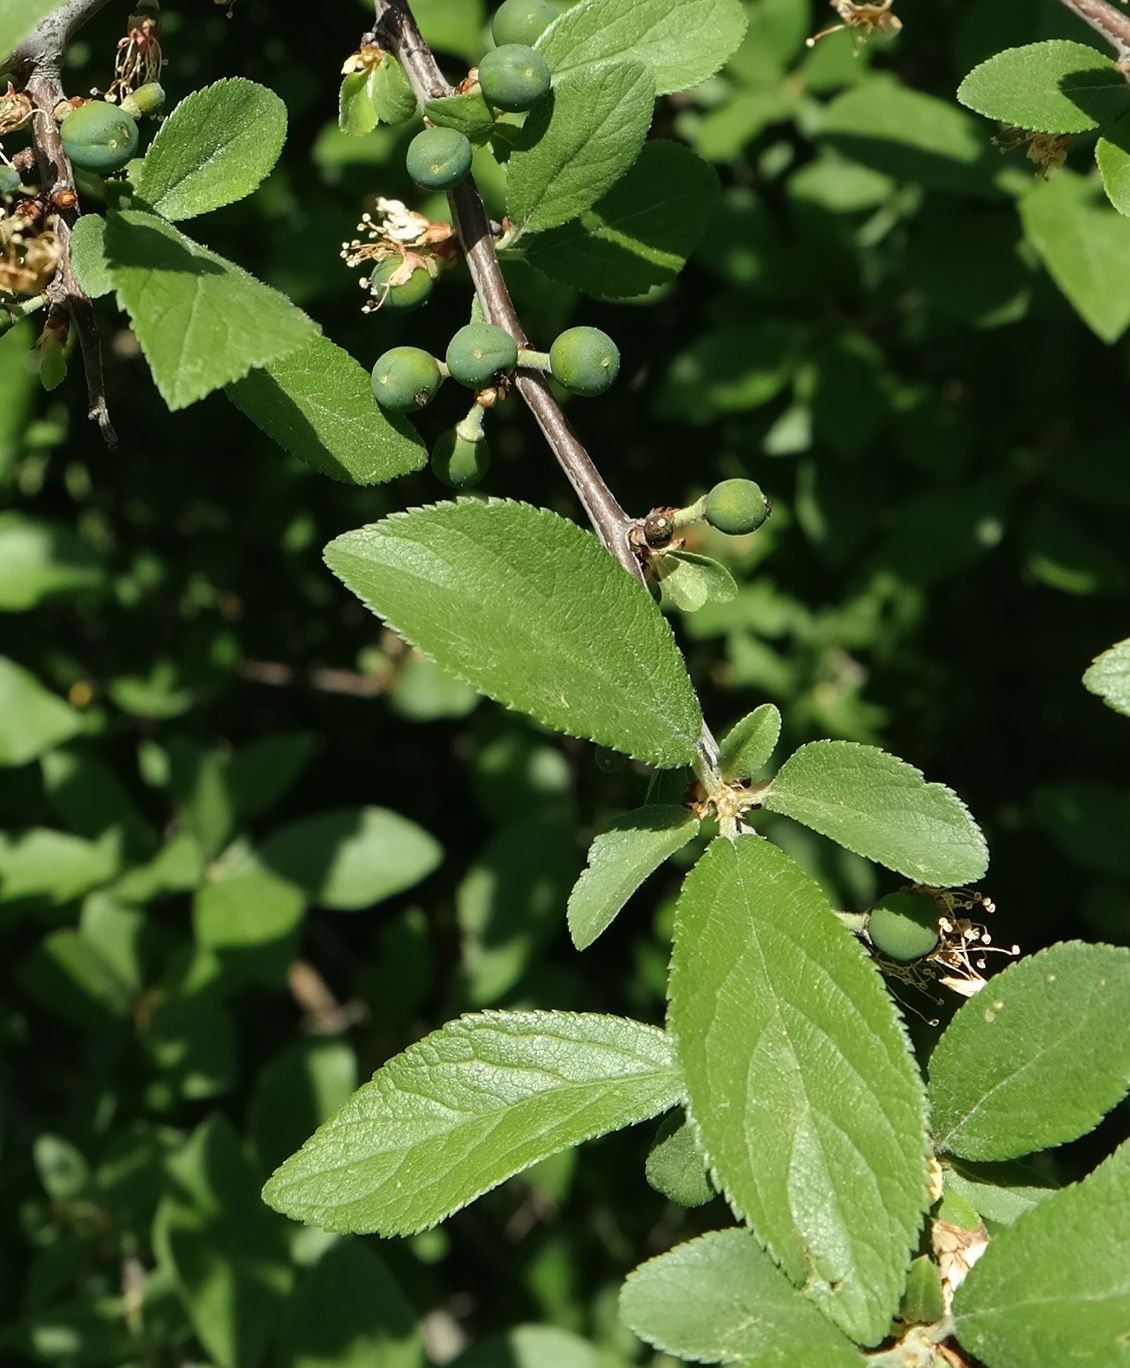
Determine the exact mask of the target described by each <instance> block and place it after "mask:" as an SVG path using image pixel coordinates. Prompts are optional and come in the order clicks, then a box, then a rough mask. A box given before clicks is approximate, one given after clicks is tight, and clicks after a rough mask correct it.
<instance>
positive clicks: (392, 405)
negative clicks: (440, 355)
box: [373, 347, 443, 413]
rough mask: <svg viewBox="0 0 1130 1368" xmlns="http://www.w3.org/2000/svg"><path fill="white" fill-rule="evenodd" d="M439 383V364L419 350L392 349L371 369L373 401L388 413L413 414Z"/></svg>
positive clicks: (427, 400)
mask: <svg viewBox="0 0 1130 1368" xmlns="http://www.w3.org/2000/svg"><path fill="white" fill-rule="evenodd" d="M442 383H443V376H442V375H441V374H440V369H439V362H438V361H437V360H436V359H435V357H434V356H432V355H430V354H429V353H428V352H426V351H424V350H423V349H422V348H420V347H393V348H391V349H390V350H389V351H386V352H385V353H384V355H383V356H380V357H378V358H377V364H376V365H375V366H374V367H373V398H374V399H376V401H377V403H378V404H380V406H381V408H383V409H387V410H388V412H389V413H414V412H415V411H416V409H422V408H425V407H426V406H427V405H428V404H430V403H431V402H432V400H433V399H434V398H435V397H436V391H437V390H438V389H439V387H440V385H441V384H442Z"/></svg>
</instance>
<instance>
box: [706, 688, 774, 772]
mask: <svg viewBox="0 0 1130 1368" xmlns="http://www.w3.org/2000/svg"><path fill="white" fill-rule="evenodd" d="M780 737H781V714H780V712H779V710H778V709H777V708H776V707H774V705H773V704H772V703H762V704H761V705H760V707H757V708H754V710H753V712H751V713H746V715H745V717H743V718H742V719H741V721H740V722H735V723H734V725H733V726H732V727H731V728H730V730H729V731H728V732H727V733H726V735H725V736H724V737H723V738H722V740H721V742H720V743H719V746H718V762H719V764H720V765H721V767H722V774H723V777H724V778H726V779H752V778H753V776H754V775H755V774H757V773H758V771H759V770H763V769H764V768H765V766H766V765H767V764H768V763H769V760H770V758H771V757H772V755H773V752H774V751H775V750H776V749H777V742H778V741H779V740H780Z"/></svg>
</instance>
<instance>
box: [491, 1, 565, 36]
mask: <svg viewBox="0 0 1130 1368" xmlns="http://www.w3.org/2000/svg"><path fill="white" fill-rule="evenodd" d="M556 18H557V11H556V10H555V9H554V8H553V6H552V5H548V4H546V0H502V4H501V5H499V7H498V9H496V10H495V12H494V18H493V19H491V21H490V31H491V33H492V34H493V36H494V41H495V43H496V44H497V46H498V47H502V46H503V45H504V44H506V43H525V44H527V45H530V46H532V45H533V44H534V43H536V42H537V40H538V39H539V38H540V37H541V35H542V34H543V33H544V32H545V31H546V29H547V28H548V27H549V26H550V24H552V23H553V21H554V19H556Z"/></svg>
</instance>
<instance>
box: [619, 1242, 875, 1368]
mask: <svg viewBox="0 0 1130 1368" xmlns="http://www.w3.org/2000/svg"><path fill="white" fill-rule="evenodd" d="M620 1315H621V1317H622V1319H623V1320H624V1321H625V1322H626V1323H627V1325H628V1326H629V1328H630V1329H632V1330H633V1331H634V1332H635V1333H636V1334H637V1335H638V1336H639V1337H640V1339H642V1340H643V1341H644V1342H645V1343H647V1344H650V1345H652V1346H653V1347H654V1348H656V1349H661V1350H663V1352H664V1353H668V1354H673V1355H674V1356H675V1357H676V1358H681V1359H691V1360H692V1361H693V1362H696V1363H735V1362H737V1361H738V1360H739V1359H740V1360H742V1361H746V1360H750V1359H753V1360H755V1361H756V1360H757V1359H758V1358H759V1356H761V1355H767V1354H772V1353H773V1352H774V1351H785V1350H789V1351H792V1352H793V1353H794V1354H797V1355H799V1354H801V1353H804V1354H807V1355H809V1359H808V1361H809V1362H811V1363H813V1364H815V1363H819V1364H821V1365H823V1364H825V1363H828V1364H830V1365H833V1368H839V1364H840V1363H841V1361H843V1362H846V1363H857V1364H860V1365H862V1363H863V1357H862V1355H860V1354H858V1353H856V1351H855V1350H854V1349H853V1348H852V1346H851V1344H850V1343H849V1342H848V1341H847V1340H846V1339H845V1338H844V1336H843V1335H842V1334H841V1333H840V1332H839V1331H838V1330H837V1329H836V1327H835V1326H834V1325H833V1324H832V1323H831V1321H829V1320H828V1319H827V1318H826V1317H825V1316H823V1315H821V1313H820V1311H818V1310H817V1308H816V1307H815V1306H814V1305H813V1303H812V1302H811V1301H810V1300H809V1299H808V1298H807V1297H805V1296H803V1295H802V1294H801V1293H800V1292H798V1291H797V1290H796V1288H795V1287H793V1286H792V1285H791V1284H790V1282H789V1280H788V1278H786V1277H785V1275H784V1274H783V1273H782V1272H781V1270H780V1269H779V1268H778V1267H777V1266H776V1264H775V1263H774V1262H773V1260H772V1259H771V1258H770V1257H769V1255H768V1254H766V1252H765V1251H764V1250H763V1249H762V1248H761V1246H760V1245H759V1244H758V1243H757V1241H756V1239H755V1238H754V1237H753V1235H752V1234H751V1233H750V1232H749V1231H748V1230H715V1231H712V1232H711V1233H710V1234H709V1235H700V1236H699V1238H698V1239H697V1240H690V1241H689V1242H688V1243H686V1244H681V1245H677V1246H676V1247H675V1248H674V1249H671V1250H668V1252H667V1253H666V1254H660V1255H659V1257H658V1258H655V1259H649V1260H648V1262H647V1263H645V1264H641V1265H640V1266H639V1268H637V1269H636V1270H635V1271H634V1272H633V1273H630V1274H629V1275H628V1278H627V1280H626V1281H625V1283H624V1286H623V1287H622V1288H621V1290H620Z"/></svg>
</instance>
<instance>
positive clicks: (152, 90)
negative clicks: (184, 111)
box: [121, 81, 165, 119]
mask: <svg viewBox="0 0 1130 1368" xmlns="http://www.w3.org/2000/svg"><path fill="white" fill-rule="evenodd" d="M121 107H122V109H124V110H125V112H126V113H127V114H128V115H129V116H130V118H131V119H140V118H142V117H143V116H144V115H146V114H160V112H161V110H162V109H164V107H165V91H164V87H163V86H160V85H158V84H157V82H156V81H150V82H149V84H148V85H143V86H138V88H137V89H136V90H135V91H133V93H132V94H130V95H126V96H124V97H123V99H122V105H121Z"/></svg>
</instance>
